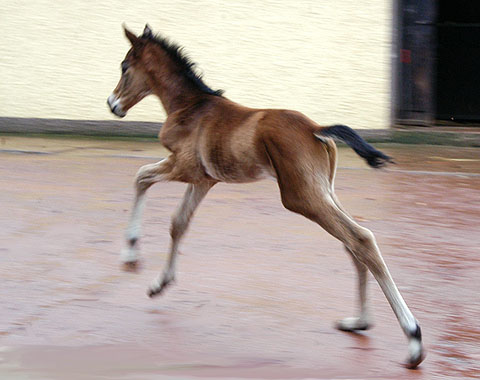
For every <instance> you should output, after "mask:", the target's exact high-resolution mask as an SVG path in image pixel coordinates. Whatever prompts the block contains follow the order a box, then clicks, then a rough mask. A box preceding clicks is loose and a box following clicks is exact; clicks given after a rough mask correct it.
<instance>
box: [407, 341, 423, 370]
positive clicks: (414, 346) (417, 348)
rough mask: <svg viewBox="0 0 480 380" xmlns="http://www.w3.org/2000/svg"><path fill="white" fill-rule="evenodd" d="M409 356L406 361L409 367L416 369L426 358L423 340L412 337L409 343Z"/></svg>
mask: <svg viewBox="0 0 480 380" xmlns="http://www.w3.org/2000/svg"><path fill="white" fill-rule="evenodd" d="M408 352H409V357H408V359H407V361H406V363H405V367H407V368H408V369H415V368H417V367H418V365H419V364H420V363H421V362H423V360H424V359H425V350H424V349H423V347H422V342H421V341H419V340H417V339H412V340H411V341H410V342H409V343H408Z"/></svg>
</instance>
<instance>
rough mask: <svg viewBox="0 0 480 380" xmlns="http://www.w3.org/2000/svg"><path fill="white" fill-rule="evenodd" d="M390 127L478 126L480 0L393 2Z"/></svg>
mask: <svg viewBox="0 0 480 380" xmlns="http://www.w3.org/2000/svg"><path fill="white" fill-rule="evenodd" d="M393 11H394V25H393V30H394V35H393V54H392V65H393V80H392V123H393V124H403V125H405V124H414V125H434V124H445V122H449V123H451V122H465V123H472V124H478V123H479V122H480V1H479V0H422V1H418V0H396V1H394V9H393Z"/></svg>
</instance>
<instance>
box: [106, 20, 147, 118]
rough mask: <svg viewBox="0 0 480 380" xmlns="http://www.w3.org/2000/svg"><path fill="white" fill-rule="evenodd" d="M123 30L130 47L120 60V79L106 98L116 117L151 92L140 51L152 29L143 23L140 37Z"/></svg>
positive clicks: (121, 115)
mask: <svg viewBox="0 0 480 380" xmlns="http://www.w3.org/2000/svg"><path fill="white" fill-rule="evenodd" d="M124 30H125V35H126V36H127V38H128V40H129V41H130V43H131V44H132V47H131V49H130V50H129V51H128V53H127V55H126V56H125V59H124V60H123V61H122V65H121V68H122V76H121V77H120V81H119V82H118V84H117V87H115V89H114V90H113V92H112V94H111V95H110V96H109V97H108V99H107V104H108V106H109V107H110V110H111V111H112V112H113V113H114V114H115V115H116V116H118V117H124V116H125V115H126V114H127V111H128V110H129V109H130V108H132V107H133V106H134V105H135V104H137V103H138V102H139V101H140V100H142V99H143V98H144V97H146V96H147V95H150V94H151V87H150V85H149V84H148V80H147V75H146V73H145V71H144V69H143V68H142V67H141V66H142V65H141V53H142V51H143V48H144V47H145V45H146V43H147V42H148V40H149V39H150V38H151V37H152V30H151V29H150V27H149V26H148V25H145V29H144V31H143V34H142V35H141V36H140V37H137V36H135V35H134V34H133V33H132V32H130V31H129V30H128V29H127V28H125V27H124Z"/></svg>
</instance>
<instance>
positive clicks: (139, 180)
mask: <svg viewBox="0 0 480 380" xmlns="http://www.w3.org/2000/svg"><path fill="white" fill-rule="evenodd" d="M174 161H175V159H174V157H173V156H169V157H167V158H165V159H163V160H161V161H159V162H157V163H155V164H148V165H144V166H142V167H141V168H140V169H139V170H138V172H137V175H136V177H135V200H134V203H133V209H132V213H131V215H130V220H129V223H128V228H127V233H126V238H127V247H126V249H124V250H123V251H122V254H121V257H120V259H121V261H122V263H123V264H125V265H126V266H127V267H129V268H132V267H135V265H136V263H137V261H138V240H139V238H140V227H141V219H142V214H143V208H144V205H145V196H146V192H147V190H148V188H149V187H150V186H152V185H153V184H154V183H156V182H160V181H165V180H168V179H169V177H168V175H169V174H170V172H171V171H172V169H173V166H174Z"/></svg>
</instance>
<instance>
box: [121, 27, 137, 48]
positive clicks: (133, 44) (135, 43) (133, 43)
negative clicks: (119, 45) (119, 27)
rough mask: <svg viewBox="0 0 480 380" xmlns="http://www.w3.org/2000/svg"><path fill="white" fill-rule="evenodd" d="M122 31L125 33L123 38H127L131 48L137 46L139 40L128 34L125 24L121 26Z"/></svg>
mask: <svg viewBox="0 0 480 380" xmlns="http://www.w3.org/2000/svg"><path fill="white" fill-rule="evenodd" d="M123 30H124V31H125V36H126V37H127V38H128V40H129V41H130V43H131V44H132V46H135V45H138V42H139V40H140V38H138V37H137V36H136V35H135V34H133V33H132V32H130V31H129V30H128V29H127V27H126V26H125V24H124V25H123Z"/></svg>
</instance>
